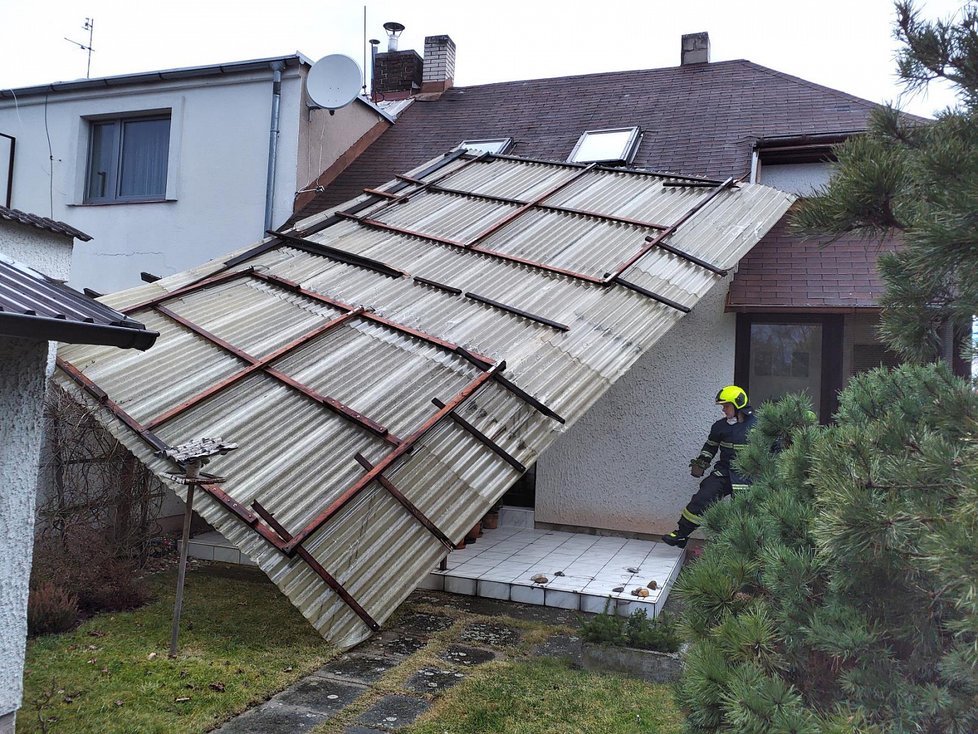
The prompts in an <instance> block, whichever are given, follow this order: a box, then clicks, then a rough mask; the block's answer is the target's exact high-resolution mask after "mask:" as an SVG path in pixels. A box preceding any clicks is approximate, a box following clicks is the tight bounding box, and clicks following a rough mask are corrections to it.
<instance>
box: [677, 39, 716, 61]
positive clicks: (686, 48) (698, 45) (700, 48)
mask: <svg viewBox="0 0 978 734" xmlns="http://www.w3.org/2000/svg"><path fill="white" fill-rule="evenodd" d="M708 63H710V34H709V33H706V32H705V31H704V32H703V33H687V34H685V35H684V36H683V46H682V54H681V55H680V57H679V64H680V66H687V65H689V64H708Z"/></svg>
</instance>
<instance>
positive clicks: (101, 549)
mask: <svg viewBox="0 0 978 734" xmlns="http://www.w3.org/2000/svg"><path fill="white" fill-rule="evenodd" d="M31 578H32V585H34V586H36V587H38V588H40V586H41V585H43V584H44V583H46V582H47V583H54V584H57V585H58V586H59V587H60V588H62V589H65V590H66V591H68V592H69V593H71V594H72V595H73V596H75V597H76V599H77V604H78V607H79V609H80V610H81V611H82V612H84V613H86V614H95V613H98V612H112V611H123V610H126V609H134V608H136V607H139V606H142V605H143V604H145V603H146V602H147V601H148V600H149V598H150V594H149V591H148V589H147V587H146V585H145V584H144V583H143V581H142V580H141V579H140V578H139V577H138V575H137V565H136V562H135V561H134V560H128V559H122V558H117V557H116V556H115V555H114V554H113V549H112V546H111V544H110V542H109V541H108V540H107V539H106V537H105V534H104V531H99V530H95V529H93V528H87V527H83V526H78V527H74V528H71V529H70V531H66V532H64V533H62V534H61V535H59V536H57V537H45V536H42V538H41V539H40V540H38V541H37V542H36V543H35V547H34V564H33V568H32V570H31Z"/></svg>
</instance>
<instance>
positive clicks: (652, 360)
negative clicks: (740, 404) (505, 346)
mask: <svg viewBox="0 0 978 734" xmlns="http://www.w3.org/2000/svg"><path fill="white" fill-rule="evenodd" d="M730 277H732V276H728V278H727V279H725V280H724V281H722V282H720V283H718V284H717V285H716V286H715V287H714V288H713V290H711V291H710V292H709V293H708V294H707V295H706V297H704V298H703V300H702V301H700V302H699V303H698V304H697V305H696V307H695V308H694V309H693V310H692V311H691V312H690V313H689V314H687V315H686V316H684V317H683V318H682V319H681V320H680V321H679V323H678V324H676V326H674V327H673V328H672V329H671V330H670V331H669V332H668V333H667V334H666V335H665V336H664V337H663V338H662V339H661V340H660V341H659V342H658V343H657V344H656V345H655V346H653V347H652V349H651V350H649V352H648V353H647V354H645V355H644V356H643V357H642V358H641V359H639V361H638V362H637V363H636V364H635V366H634V367H632V369H631V370H630V371H629V372H628V373H627V374H625V376H624V377H622V378H621V379H620V380H619V381H618V382H616V383H615V384H614V385H612V387H611V389H610V390H608V392H607V393H606V394H605V396H604V397H603V398H602V399H601V400H600V401H599V402H598V403H597V404H596V405H595V406H594V407H592V408H591V410H589V411H588V412H587V413H586V414H585V415H584V417H583V418H581V419H580V420H579V421H578V422H577V423H576V424H575V425H574V426H573V427H572V428H571V429H570V430H569V431H568V433H567V434H565V435H564V436H562V437H561V438H559V439H558V440H557V442H556V443H555V444H554V445H553V446H552V447H551V448H550V449H549V450H548V451H547V452H546V453H545V454H544V455H543V456H542V457H541V458H540V460H539V461H538V462H537V488H536V507H535V510H536V513H535V518H534V519H535V520H536V521H538V522H545V523H555V524H560V525H574V526H580V527H590V528H605V529H611V530H618V531H629V532H639V533H655V534H661V533H666V532H668V531H670V530H672V529H673V528H674V527H675V524H676V519H677V518H678V517H679V513H680V512H681V510H682V508H683V507H684V506H685V505H686V503H687V502H688V501H689V497H690V495H692V493H693V492H695V491H696V489H697V481H698V480H695V479H693V478H692V477H690V475H689V460H690V459H692V458H693V457H694V456H696V454H697V453H699V450H700V448H701V447H702V445H703V442H704V441H705V440H706V437H707V434H708V433H709V428H710V425H711V424H712V423H713V422H714V421H715V420H716V419H717V418H719V417H720V413H719V408H717V407H716V405H714V403H713V398H714V396H715V395H716V393H717V390H719V389H720V388H721V387H722V386H724V385H728V384H730V383H732V382H733V370H734V346H735V337H736V334H735V324H736V320H735V316H734V314H732V313H724V311H723V305H724V299H725V297H726V293H727V287H728V284H729V279H730Z"/></svg>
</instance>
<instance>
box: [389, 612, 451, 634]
mask: <svg viewBox="0 0 978 734" xmlns="http://www.w3.org/2000/svg"><path fill="white" fill-rule="evenodd" d="M394 624H395V625H396V626H397V629H398V630H400V631H401V632H402V633H403V634H407V635H411V636H413V637H417V638H421V639H424V638H427V637H430V636H431V635H435V634H438V633H439V632H444V631H445V630H447V629H448V628H449V627H451V626H452V624H454V620H453V619H452V618H451V617H446V616H445V615H444V614H429V613H428V612H413V613H411V614H405V615H404V616H403V617H401V618H400V619H398V620H397V621H396V622H395V623H394Z"/></svg>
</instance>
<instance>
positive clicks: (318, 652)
mask: <svg viewBox="0 0 978 734" xmlns="http://www.w3.org/2000/svg"><path fill="white" fill-rule="evenodd" d="M175 578H176V574H175V573H173V572H171V573H165V574H161V575H159V576H155V577H153V578H151V579H150V583H151V586H152V587H153V590H154V592H155V593H156V601H154V602H152V603H151V604H149V605H147V606H145V607H143V608H141V609H137V610H135V611H132V612H124V613H116V614H104V615H98V616H96V617H93V618H92V619H90V620H88V621H87V622H85V623H84V624H83V625H81V626H80V627H79V628H78V629H76V630H75V631H73V632H70V633H67V634H63V635H51V636H47V637H40V638H37V639H34V640H31V641H30V642H29V643H28V645H27V661H26V666H25V671H24V703H23V707H22V708H21V710H20V712H19V713H18V716H17V731H18V732H20V733H21V734H26V733H27V732H51V733H52V734H53V733H56V732H71V733H72V734H86V733H88V732H91V733H93V734H94V733H96V732H97V733H98V734H115V733H117V732H118V733H119V734H123V733H125V734H131V733H133V732H139V733H140V734H143V733H144V732H145V733H147V734H150V733H153V732H160V733H163V732H166V734H180V733H181V732H194V733H197V732H203V731H207V730H208V729H211V728H213V727H214V726H216V725H217V724H219V723H220V722H222V721H224V720H226V719H228V718H230V717H231V716H232V715H234V714H236V713H238V712H240V711H243V710H244V709H246V708H247V707H248V705H249V704H252V703H255V702H258V701H262V700H264V699H266V698H268V697H269V696H270V695H272V694H273V693H274V692H276V691H278V690H281V689H282V688H285V687H286V686H288V685H289V684H291V683H292V682H294V681H295V680H297V679H298V678H300V677H302V676H303V675H305V674H307V673H309V672H311V671H313V670H315V669H316V668H318V667H320V666H321V665H323V663H324V662H325V661H326V660H327V659H328V658H329V657H331V655H332V653H333V651H332V649H331V648H330V647H329V646H328V645H327V643H326V642H325V641H324V640H323V639H322V638H321V637H320V636H319V634H318V633H317V632H316V631H315V630H314V629H313V628H312V627H311V626H310V625H309V623H308V622H306V620H305V619H303V617H302V615H301V614H299V612H298V611H297V610H296V609H295V608H294V607H293V606H292V605H291V604H290V603H289V602H288V600H287V599H286V598H285V596H283V595H282V594H281V593H280V592H279V591H278V589H276V587H275V586H274V585H273V584H272V583H271V582H270V581H268V580H267V579H266V578H265V576H264V575H262V574H261V572H259V571H258V570H257V569H251V568H234V567H225V566H216V565H215V566H205V567H202V568H198V569H195V570H192V571H190V572H188V574H187V583H186V594H185V597H184V610H183V618H182V623H181V630H180V650H179V653H178V656H177V657H176V658H175V659H173V660H170V659H169V658H168V657H167V651H168V648H169V641H170V624H171V620H172V613H173V595H174V589H175V585H176V581H175ZM183 699H186V700H183Z"/></svg>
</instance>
